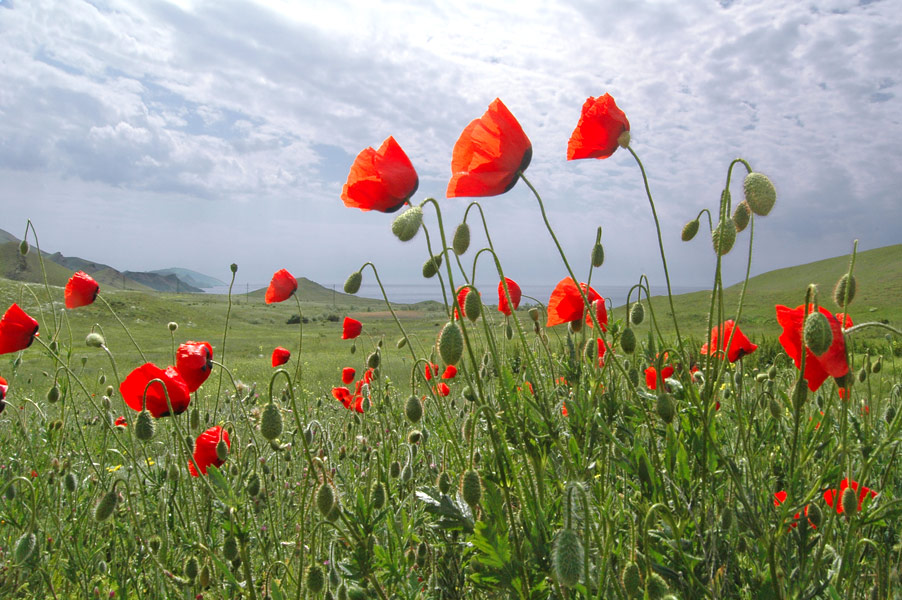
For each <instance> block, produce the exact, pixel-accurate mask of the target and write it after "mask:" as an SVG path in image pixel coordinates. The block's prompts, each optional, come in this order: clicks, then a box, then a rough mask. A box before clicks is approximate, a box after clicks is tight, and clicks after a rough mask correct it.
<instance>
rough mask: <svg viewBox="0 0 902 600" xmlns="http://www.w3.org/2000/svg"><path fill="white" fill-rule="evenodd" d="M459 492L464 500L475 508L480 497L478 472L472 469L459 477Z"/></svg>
mask: <svg viewBox="0 0 902 600" xmlns="http://www.w3.org/2000/svg"><path fill="white" fill-rule="evenodd" d="M460 492H461V495H462V496H463V499H464V502H466V503H467V505H468V506H469V507H470V508H475V507H476V505H477V504H479V500H480V499H481V498H482V479H480V477H479V473H477V472H476V471H474V470H473V469H469V470H468V471H466V472H465V473H464V474H463V476H462V477H461V479H460Z"/></svg>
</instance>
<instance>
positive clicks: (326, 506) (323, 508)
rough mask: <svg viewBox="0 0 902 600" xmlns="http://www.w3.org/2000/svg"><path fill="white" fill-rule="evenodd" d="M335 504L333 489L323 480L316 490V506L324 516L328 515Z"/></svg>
mask: <svg viewBox="0 0 902 600" xmlns="http://www.w3.org/2000/svg"><path fill="white" fill-rule="evenodd" d="M333 506H335V490H333V489H332V486H331V485H329V483H328V482H323V484H322V485H321V486H319V490H317V492H316V508H317V509H319V512H320V514H321V515H323V516H324V517H326V516H328V515H329V513H330V512H331V511H332V507H333Z"/></svg>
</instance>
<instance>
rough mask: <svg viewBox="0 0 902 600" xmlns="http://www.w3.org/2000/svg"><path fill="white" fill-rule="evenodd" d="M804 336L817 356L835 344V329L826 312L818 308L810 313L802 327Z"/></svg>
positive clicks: (809, 347) (807, 344)
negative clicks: (825, 314)
mask: <svg viewBox="0 0 902 600" xmlns="http://www.w3.org/2000/svg"><path fill="white" fill-rule="evenodd" d="M802 337H803V338H804V339H805V345H806V346H808V349H809V350H811V351H812V352H813V353H814V354H815V356H820V355H822V354H824V353H825V352H826V351H827V350H829V349H830V346H831V345H832V344H833V330H832V329H831V328H830V322H829V321H827V317H826V316H824V313H822V312H820V311H819V310H818V311H814V312H811V313H809V314H808V317H807V318H806V319H805V325H804V327H803V328H802Z"/></svg>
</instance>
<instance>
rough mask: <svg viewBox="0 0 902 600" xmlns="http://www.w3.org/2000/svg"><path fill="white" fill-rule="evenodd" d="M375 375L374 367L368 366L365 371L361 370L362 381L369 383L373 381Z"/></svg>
mask: <svg viewBox="0 0 902 600" xmlns="http://www.w3.org/2000/svg"><path fill="white" fill-rule="evenodd" d="M375 376H376V369H373V368H372V367H370V368H369V369H367V370H366V371H364V372H363V383H366V384H369V383H370V382H372V381H373V377H375Z"/></svg>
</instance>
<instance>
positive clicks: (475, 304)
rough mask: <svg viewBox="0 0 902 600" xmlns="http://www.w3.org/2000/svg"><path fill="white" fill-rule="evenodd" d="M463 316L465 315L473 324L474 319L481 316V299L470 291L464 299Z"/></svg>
mask: <svg viewBox="0 0 902 600" xmlns="http://www.w3.org/2000/svg"><path fill="white" fill-rule="evenodd" d="M464 314H465V315H467V318H468V319H470V321H472V322H473V323H475V322H476V319H478V318H479V315H480V314H482V299H481V298H480V297H479V294H477V293H475V292H474V291H473V290H472V289H471V290H470V292H469V293H468V294H467V296H466V298H464Z"/></svg>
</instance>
